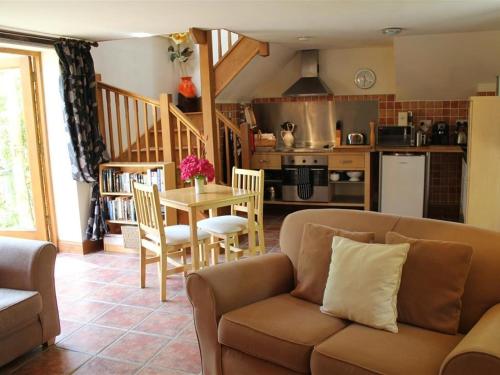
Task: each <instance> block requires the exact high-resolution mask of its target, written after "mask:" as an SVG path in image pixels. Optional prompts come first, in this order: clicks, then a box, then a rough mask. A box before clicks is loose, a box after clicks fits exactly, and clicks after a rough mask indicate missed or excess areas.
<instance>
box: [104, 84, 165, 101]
mask: <svg viewBox="0 0 500 375" xmlns="http://www.w3.org/2000/svg"><path fill="white" fill-rule="evenodd" d="M96 85H97V87H98V88H100V89H108V90H110V91H113V92H116V93H118V94H120V95H123V96H128V97H130V98H134V99H137V100H141V101H143V102H146V103H148V104H151V105H155V106H158V107H159V106H160V101H159V100H156V99H153V98H150V97H148V96H144V95H141V94H137V93H135V92H132V91H128V90H124V89H121V88H119V87H116V86H113V85H110V84H109V83H104V82H102V81H96Z"/></svg>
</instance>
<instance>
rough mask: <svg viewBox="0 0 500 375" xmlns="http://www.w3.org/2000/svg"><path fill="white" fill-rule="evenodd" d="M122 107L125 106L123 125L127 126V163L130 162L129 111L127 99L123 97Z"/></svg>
mask: <svg viewBox="0 0 500 375" xmlns="http://www.w3.org/2000/svg"><path fill="white" fill-rule="evenodd" d="M123 105H124V106H125V124H126V126H127V129H126V130H127V155H128V161H132V141H131V137H130V110H129V98H128V96H124V97H123Z"/></svg>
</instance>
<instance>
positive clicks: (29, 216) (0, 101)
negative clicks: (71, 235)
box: [0, 68, 35, 230]
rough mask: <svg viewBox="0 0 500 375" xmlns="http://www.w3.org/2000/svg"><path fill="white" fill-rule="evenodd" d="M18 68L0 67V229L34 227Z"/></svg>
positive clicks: (30, 228) (27, 228)
mask: <svg viewBox="0 0 500 375" xmlns="http://www.w3.org/2000/svg"><path fill="white" fill-rule="evenodd" d="M21 90H22V87H21V71H20V69H18V68H8V69H0V229H1V230H34V229H35V219H34V217H35V216H34V207H33V195H32V190H31V173H30V167H29V159H28V147H27V132H26V125H25V121H24V111H23V100H22V98H23V96H22V92H21Z"/></svg>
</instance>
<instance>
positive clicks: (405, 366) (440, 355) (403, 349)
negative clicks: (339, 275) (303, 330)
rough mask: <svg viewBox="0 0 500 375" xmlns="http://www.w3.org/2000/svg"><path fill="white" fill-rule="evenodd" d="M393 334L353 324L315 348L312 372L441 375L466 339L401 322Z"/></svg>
mask: <svg viewBox="0 0 500 375" xmlns="http://www.w3.org/2000/svg"><path fill="white" fill-rule="evenodd" d="M398 328H399V332H398V333H391V332H387V331H383V330H380V329H374V328H370V327H366V326H362V325H359V324H351V325H349V326H348V327H346V328H344V329H343V330H341V331H340V332H338V333H336V334H335V335H333V336H332V337H330V338H328V339H327V340H325V341H324V342H322V343H321V344H319V345H318V346H316V347H315V348H314V351H313V354H312V357H311V372H312V373H313V374H314V375H329V374H352V375H356V374H359V375H365V374H367V373H370V374H371V373H374V374H415V375H417V374H419V375H420V374H438V373H439V368H440V366H441V363H442V362H443V360H444V359H445V357H446V356H447V355H448V353H449V352H451V350H452V349H453V348H454V347H455V346H456V345H457V344H458V343H459V341H460V340H461V339H462V338H463V336H462V335H447V334H443V333H438V332H434V331H429V330H425V329H422V328H418V327H413V326H410V325H406V324H401V323H398Z"/></svg>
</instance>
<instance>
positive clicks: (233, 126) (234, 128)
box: [215, 109, 241, 137]
mask: <svg viewBox="0 0 500 375" xmlns="http://www.w3.org/2000/svg"><path fill="white" fill-rule="evenodd" d="M215 113H216V115H217V119H218V120H219V121H221V122H222V123H224V125H225V126H227V127H228V128H229V129H231V130H232V131H233V133H235V134H236V135H237V136H238V137H241V129H240V128H239V127H238V126H237V125H236V124H235V123H233V122H232V121H231V120H230V119H229V118H228V117H227V116H226V115H225V114H224V113H222V112H221V111H220V110H218V109H216V110H215Z"/></svg>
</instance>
